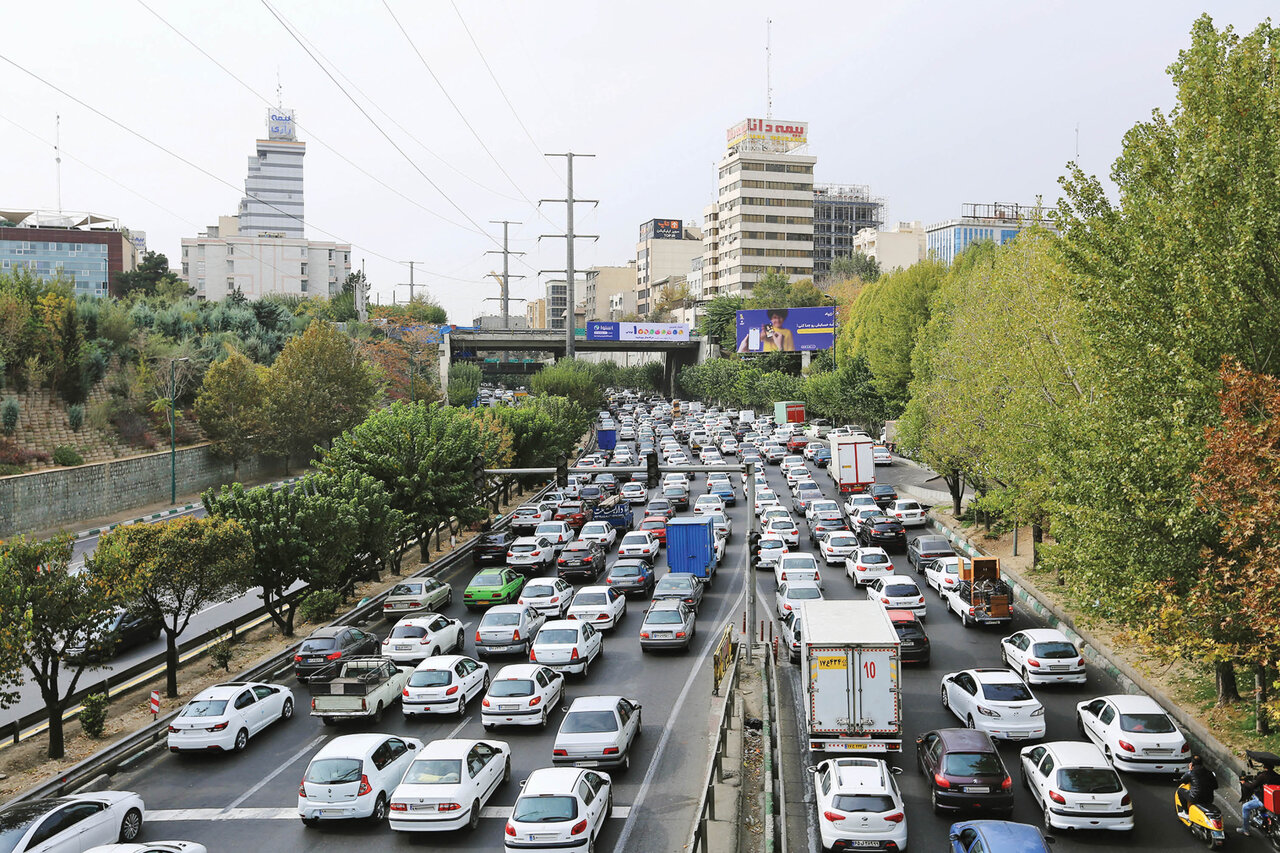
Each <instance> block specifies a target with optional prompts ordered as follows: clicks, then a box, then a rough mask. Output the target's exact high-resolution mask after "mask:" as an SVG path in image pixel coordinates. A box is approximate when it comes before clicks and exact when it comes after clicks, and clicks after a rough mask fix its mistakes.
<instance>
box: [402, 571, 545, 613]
mask: <svg viewBox="0 0 1280 853" xmlns="http://www.w3.org/2000/svg"><path fill="white" fill-rule="evenodd" d="M539 580H554V578H539ZM528 609H529V608H528V607H526V606H525V605H523V604H495V605H493V606H491V607H490V608H489V609H488V610H486V611H485V612H484V615H485V616H488V615H489V614H490V613H523V612H525V611H526V610H528ZM432 616H433V617H434V616H435V614H432ZM424 618H425V617H424ZM481 618H482V619H483V618H484V617H483V616H482V617H481Z"/></svg>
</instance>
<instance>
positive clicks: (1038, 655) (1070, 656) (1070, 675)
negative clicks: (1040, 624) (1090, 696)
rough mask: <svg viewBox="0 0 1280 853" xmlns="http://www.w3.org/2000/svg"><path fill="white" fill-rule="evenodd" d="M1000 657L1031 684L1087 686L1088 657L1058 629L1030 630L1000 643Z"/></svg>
mask: <svg viewBox="0 0 1280 853" xmlns="http://www.w3.org/2000/svg"><path fill="white" fill-rule="evenodd" d="M1000 657H1002V658H1004V662H1005V663H1006V664H1008V665H1009V668H1010V669H1012V670H1013V671H1014V672H1021V673H1022V680H1023V681H1025V682H1027V684H1064V683H1070V684H1084V682H1085V671H1084V656H1083V655H1081V654H1080V650H1079V649H1078V648H1076V644H1075V643H1073V642H1071V641H1070V640H1068V639H1067V636H1066V635H1065V634H1063V633H1062V632H1061V631H1059V630H1058V629H1056V628H1028V629H1027V630H1025V631H1019V632H1018V633H1016V634H1011V635H1010V636H1008V637H1005V638H1004V639H1002V640H1001V641H1000Z"/></svg>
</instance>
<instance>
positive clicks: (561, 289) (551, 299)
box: [545, 279, 569, 332]
mask: <svg viewBox="0 0 1280 853" xmlns="http://www.w3.org/2000/svg"><path fill="white" fill-rule="evenodd" d="M546 303H547V325H546V327H545V328H548V329H559V330H560V331H562V332H563V331H564V324H565V321H566V315H567V314H568V312H569V286H568V284H566V283H565V280H564V279H558V280H556V279H553V280H551V281H548V282H547V295H546Z"/></svg>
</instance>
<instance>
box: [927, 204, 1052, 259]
mask: <svg viewBox="0 0 1280 853" xmlns="http://www.w3.org/2000/svg"><path fill="white" fill-rule="evenodd" d="M1053 213H1054V210H1053V209H1052V208H1047V207H1040V206H1039V205H1036V206H1031V205H1021V204H1010V203H1003V202H995V203H993V204H965V205H963V206H962V207H961V209H960V218H959V219H948V220H946V221H945V222H939V223H937V224H934V225H930V226H929V227H928V228H926V229H925V233H926V239H927V241H928V252H929V256H930V257H933V258H936V259H938V260H940V261H942V262H943V263H944V264H947V265H948V266H950V265H951V262H952V261H953V260H955V258H956V255H958V254H960V253H961V252H963V251H964V250H965V249H967V248H969V246H971V245H973V244H974V243H976V242H978V241H979V240H991V241H993V242H995V243H996V244H997V245H1004V244H1005V243H1008V242H1009V241H1010V240H1012V239H1013V238H1014V237H1017V236H1018V233H1019V232H1020V231H1022V229H1023V228H1025V227H1027V226H1028V225H1030V224H1032V223H1036V224H1038V225H1041V226H1043V227H1045V228H1049V229H1053V227H1054V226H1053V222H1052V220H1051V219H1050V217H1052V215H1053Z"/></svg>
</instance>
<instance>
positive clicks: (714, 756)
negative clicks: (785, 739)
mask: <svg viewBox="0 0 1280 853" xmlns="http://www.w3.org/2000/svg"><path fill="white" fill-rule="evenodd" d="M744 639H745V640H746V641H747V642H750V639H751V638H750V637H746V638H744ZM732 648H733V656H732V658H731V660H730V661H729V664H728V666H729V672H728V675H729V683H728V685H727V687H726V688H725V699H724V704H723V705H722V706H721V708H720V722H719V725H718V726H717V727H716V742H715V746H714V747H713V748H712V750H711V761H710V766H709V767H708V768H707V774H706V779H707V781H706V784H705V785H703V786H702V794H701V795H700V796H699V797H698V810H697V812H696V815H697V817H695V818H694V821H693V831H692V832H691V833H690V834H689V842H688V843H687V844H685V849H686V850H688V851H690V853H707V822H708V821H713V820H716V785H717V784H719V783H720V782H721V781H722V778H723V777H722V775H721V764H722V762H723V760H724V747H725V740H726V738H727V735H728V732H729V720H730V719H732V717H733V714H734V709H735V707H736V706H737V703H738V695H737V688H738V664H739V662H740V661H741V660H742V654H741V649H742V643H741V642H739V643H737V644H736V645H733V646H732ZM717 683H718V680H717ZM739 758H741V756H739ZM738 790H739V789H737V788H734V791H738Z"/></svg>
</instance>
